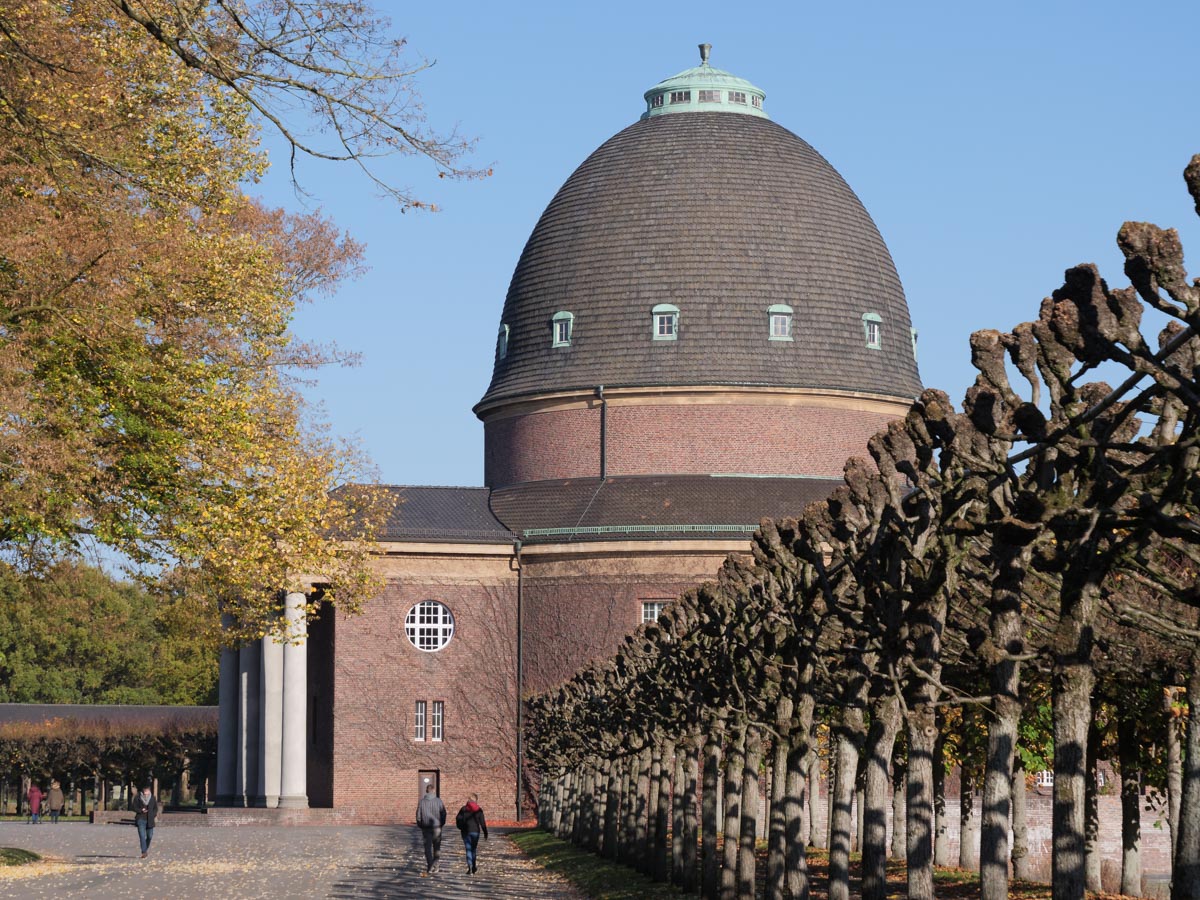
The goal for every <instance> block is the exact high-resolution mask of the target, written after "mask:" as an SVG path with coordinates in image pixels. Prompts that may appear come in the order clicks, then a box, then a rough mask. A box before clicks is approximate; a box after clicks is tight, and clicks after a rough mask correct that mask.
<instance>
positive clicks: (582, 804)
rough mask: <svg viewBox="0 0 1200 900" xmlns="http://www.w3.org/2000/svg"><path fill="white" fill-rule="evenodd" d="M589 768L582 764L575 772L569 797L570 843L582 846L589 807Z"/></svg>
mask: <svg viewBox="0 0 1200 900" xmlns="http://www.w3.org/2000/svg"><path fill="white" fill-rule="evenodd" d="M590 774H591V773H590V771H589V766H588V765H587V764H586V763H584V764H582V765H580V767H579V768H578V769H577V770H576V771H575V790H574V792H573V793H572V796H571V843H572V844H574V845H575V846H576V847H582V846H583V834H584V831H585V830H586V828H587V811H588V809H589V808H590V807H591V798H590V797H588V792H587V789H588V779H589V777H590Z"/></svg>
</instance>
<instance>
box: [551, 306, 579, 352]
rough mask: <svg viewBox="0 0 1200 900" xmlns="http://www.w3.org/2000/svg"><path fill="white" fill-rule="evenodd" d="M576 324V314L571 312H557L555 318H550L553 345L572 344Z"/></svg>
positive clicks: (563, 345) (565, 345) (564, 345)
mask: <svg viewBox="0 0 1200 900" xmlns="http://www.w3.org/2000/svg"><path fill="white" fill-rule="evenodd" d="M574 324H575V314H574V313H569V312H556V313H555V314H554V318H552V319H551V320H550V334H551V337H552V338H553V340H552V341H551V346H552V347H569V346H571V331H572V330H573V328H574Z"/></svg>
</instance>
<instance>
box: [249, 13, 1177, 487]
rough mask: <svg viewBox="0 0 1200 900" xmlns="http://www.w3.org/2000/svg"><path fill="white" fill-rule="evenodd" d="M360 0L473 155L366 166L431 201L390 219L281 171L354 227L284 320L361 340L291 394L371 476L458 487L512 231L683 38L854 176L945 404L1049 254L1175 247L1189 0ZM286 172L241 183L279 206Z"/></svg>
mask: <svg viewBox="0 0 1200 900" xmlns="http://www.w3.org/2000/svg"><path fill="white" fill-rule="evenodd" d="M378 6H379V7H380V8H381V9H382V10H383V11H384V12H386V13H387V14H389V15H390V16H392V17H393V25H394V28H395V31H396V33H397V35H402V36H406V37H407V38H408V40H409V43H410V45H411V46H412V47H414V48H416V49H417V50H418V51H420V52H421V53H423V54H424V55H425V56H428V57H430V58H433V59H436V61H437V64H436V66H435V67H434V68H433V69H431V70H429V71H428V72H426V73H424V74H422V75H421V76H420V88H421V92H422V95H423V97H424V99H425V102H426V105H427V112H428V117H429V121H430V123H431V124H432V125H434V126H435V127H439V128H442V129H443V130H445V129H448V128H450V127H453V126H455V125H458V126H459V127H460V128H461V129H462V131H463V132H465V133H467V134H471V135H474V136H476V137H477V138H478V139H479V145H478V150H477V152H476V154H475V156H474V161H475V162H476V163H477V164H480V165H485V166H486V165H490V164H494V167H495V174H494V175H493V177H491V178H489V179H487V180H486V181H483V182H472V183H461V184H460V183H454V184H451V183H448V182H445V181H438V180H437V179H436V177H435V175H434V170H433V169H432V167H430V166H429V165H427V164H423V163H421V162H419V161H414V160H408V161H397V162H396V163H394V164H391V165H388V166H387V167H385V169H384V174H385V175H386V176H387V177H388V178H390V179H392V180H394V181H397V182H399V183H402V184H405V185H409V186H411V187H412V188H413V189H414V190H415V191H416V193H417V194H418V195H419V196H421V197H422V198H423V199H425V200H427V201H431V202H435V203H437V204H438V205H439V206H440V207H442V208H443V211H441V212H439V213H436V214H429V213H419V212H418V213H408V214H406V215H401V214H400V212H399V209H398V208H397V207H396V206H395V205H394V204H393V203H390V202H388V201H386V200H382V199H380V198H379V197H378V196H377V194H376V192H375V191H374V190H373V187H372V185H371V184H370V183H369V182H367V181H366V180H365V179H364V178H363V177H361V176H359V175H358V174H356V172H355V171H354V170H353V169H351V168H348V167H345V166H337V165H332V164H324V163H321V164H318V163H305V164H302V165H301V167H300V170H299V171H300V176H301V180H302V182H303V184H304V186H305V187H306V188H307V189H308V190H309V191H310V192H311V193H312V195H313V198H312V200H311V201H310V208H311V206H314V205H319V206H320V207H321V208H323V210H324V211H325V212H326V213H327V214H329V215H330V216H332V217H333V218H334V219H335V220H336V221H337V222H338V224H339V225H340V226H341V227H343V228H344V229H346V230H348V231H349V232H351V233H352V234H353V235H354V236H355V237H356V238H358V239H359V240H361V241H364V242H365V243H366V244H367V261H368V264H369V265H370V267H371V268H370V271H369V272H368V273H367V274H366V275H365V276H364V277H362V278H360V279H359V280H357V281H355V282H352V283H349V284H346V285H344V286H343V288H342V289H341V291H340V292H339V294H338V295H337V296H336V297H334V298H332V299H329V300H325V301H322V302H321V303H320V304H319V305H317V306H313V307H309V308H305V309H303V310H301V312H300V314H299V315H298V317H297V319H296V322H295V330H296V332H297V333H298V334H299V335H300V336H302V337H304V338H307V339H314V340H326V341H334V342H336V343H337V344H338V345H340V346H341V347H343V348H345V349H350V350H356V351H359V352H361V354H362V355H363V364H362V365H361V366H360V367H358V368H353V369H345V370H333V369H330V370H325V371H324V372H322V373H321V374H320V376H319V383H318V385H317V386H316V387H315V388H313V389H311V390H310V391H309V392H308V393H309V396H310V397H311V398H312V399H313V400H314V401H316V402H319V403H321V404H323V406H324V416H325V417H326V418H327V419H328V420H329V421H330V422H331V424H332V426H333V429H334V431H335V433H337V434H340V435H343V436H347V437H357V438H359V439H360V440H361V442H362V443H363V445H364V447H365V449H366V450H367V452H368V453H369V455H370V456H371V457H372V458H373V460H374V461H375V463H376V464H377V466H378V467H379V470H380V474H381V476H382V478H383V480H384V481H386V482H389V483H396V484H465V485H470V484H480V483H481V480H482V472H483V443H482V436H483V435H482V426H481V424H480V423H479V422H478V420H477V419H475V417H474V416H473V415H472V414H471V406H472V405H473V404H474V403H475V402H476V401H478V400H479V398H480V397H481V396H482V395H483V392H484V390H485V389H486V387H487V384H488V381H489V379H490V377H491V364H492V354H493V349H494V344H495V335H496V328H497V325H498V322H499V317H500V310H501V307H502V304H503V302H504V296H505V292H506V291H507V289H508V282H509V279H510V277H511V275H512V270H513V267H514V265H515V264H516V261H517V258H518V256H519V255H520V252H521V248H522V247H523V245H524V243H525V240H526V238H527V237H528V236H529V233H530V231H531V230H532V228H533V226H534V224H535V222H536V221H537V219H538V216H539V215H540V214H541V212H542V210H543V209H544V208H545V206H546V204H547V203H548V202H549V201H550V199H551V197H553V195H554V193H555V192H556V191H557V190H558V188H559V187H560V186H561V184H562V183H563V181H564V180H565V179H566V178H567V177H568V176H569V175H570V173H571V172H572V171H573V170H574V169H575V167H576V166H578V165H579V163H581V162H582V161H583V160H584V158H585V157H587V155H588V154H590V153H591V152H592V150H594V149H595V148H596V147H597V146H598V145H599V144H600V143H601V142H603V141H604V140H606V139H607V138H608V137H610V136H611V135H613V134H615V133H616V132H617V131H619V130H620V129H622V128H624V127H625V126H627V125H629V124H631V123H633V122H634V121H635V120H636V119H637V118H638V116H639V115H640V114H641V112H642V111H643V101H642V93H643V92H644V91H645V90H646V89H647V88H649V87H650V86H651V85H653V84H654V83H655V82H657V81H659V80H660V79H662V78H664V77H667V76H670V75H673V74H675V73H676V72H678V71H680V70H682V69H685V68H688V67H690V66H693V65H695V64H696V63H697V61H698V55H697V50H696V45H697V44H698V43H700V42H704V41H707V42H709V43H711V44H712V45H713V52H712V63H713V65H715V66H717V67H718V68H722V69H726V70H728V71H731V72H733V73H734V74H737V75H739V76H741V77H743V78H746V79H748V80H750V81H752V82H753V83H755V84H756V85H758V86H759V87H761V88H762V89H764V90H765V91H766V94H767V100H766V104H765V105H766V109H767V111H768V113H769V114H770V116H771V118H772V119H774V120H775V121H776V122H778V123H779V124H781V125H783V126H785V127H787V128H789V129H791V130H792V131H794V132H795V133H796V134H798V135H800V136H801V137H802V138H804V139H805V140H807V141H808V142H809V143H810V144H812V145H813V146H814V147H816V149H817V150H818V151H820V152H821V153H822V154H823V155H824V156H825V157H826V158H827V159H828V160H829V161H830V162H831V163H832V164H833V165H834V166H835V167H836V168H837V169H838V170H839V171H840V172H841V173H842V175H843V176H844V177H845V178H846V180H847V181H848V182H849V183H850V185H851V187H853V188H854V190H855V191H856V192H857V193H858V195H859V197H860V198H861V199H862V201H863V203H864V204H865V205H866V207H867V209H868V210H869V211H870V213H871V215H872V216H873V217H874V219H875V221H876V223H877V224H878V226H879V229H880V231H881V232H882V233H883V237H884V239H885V240H886V241H887V244H888V246H889V247H890V249H891V252H892V256H893V257H894V259H895V261H896V266H897V268H898V269H899V272H900V277H901V280H902V281H903V283H904V287H905V291H906V293H907V296H908V303H909V307H910V309H911V311H912V318H913V322H914V324H915V326H916V327H917V329H918V330H919V332H920V357H919V362H920V366H921V375H922V379H923V381H924V383H925V384H926V385H928V386H934V387H940V388H943V389H944V390H946V391H948V392H949V393H950V395H951V397H952V398H953V399H954V400H955V401H956V402H958V401H960V400H961V398H962V394H963V391H964V390H965V389H966V387H967V386H968V385H969V383H970V381H971V380H972V378H973V370H972V369H971V367H970V363H969V354H968V347H967V339H968V336H969V335H970V333H971V332H972V331H973V330H975V329H978V328H990V327H995V328H1002V329H1008V328H1011V327H1012V326H1013V325H1015V324H1016V323H1018V322H1020V321H1023V320H1026V319H1030V318H1033V317H1034V316H1036V314H1037V308H1038V303H1039V301H1040V300H1041V298H1042V297H1044V296H1046V295H1047V294H1048V293H1049V292H1050V291H1052V290H1053V289H1054V288H1055V287H1057V286H1058V285H1059V284H1060V283H1061V278H1062V272H1063V270H1064V269H1065V268H1066V267H1067V266H1069V265H1073V264H1075V263H1079V262H1085V261H1094V262H1097V263H1098V264H1099V265H1100V266H1101V269H1102V271H1103V272H1104V274H1105V275H1106V276H1107V277H1108V279H1109V281H1110V282H1115V283H1124V276H1123V274H1122V272H1121V257H1120V255H1119V253H1118V252H1117V250H1116V247H1115V242H1114V238H1115V235H1116V231H1117V229H1118V228H1119V227H1120V225H1121V223H1122V222H1123V221H1125V220H1127V219H1140V220H1148V221H1152V222H1157V223H1158V224H1160V225H1163V226H1174V227H1177V228H1179V229H1180V231H1181V233H1182V236H1183V239H1184V244H1185V247H1186V246H1190V247H1192V248H1194V251H1193V252H1195V253H1200V227H1198V222H1197V219H1196V216H1195V214H1194V212H1193V211H1192V207H1191V202H1190V198H1189V197H1188V196H1187V193H1186V190H1185V189H1184V185H1183V180H1182V178H1181V172H1182V170H1183V167H1184V165H1185V164H1186V163H1187V161H1188V159H1189V158H1190V157H1191V155H1192V154H1193V153H1197V152H1200V90H1198V89H1197V88H1198V86H1200V73H1198V72H1197V69H1196V55H1195V43H1194V42H1195V39H1196V36H1197V34H1198V33H1200V3H1197V2H1195V0H1178V2H1175V0H1171V2H1154V3H1140V4H1138V3H1133V2H1128V3H1115V2H1069V3H1062V2H1053V0H1045V2H1043V3H1027V2H1007V3H993V4H986V5H985V4H975V3H964V2H961V0H958V2H952V3H951V2H938V3H921V2H911V3H895V2H886V3H885V2H873V3H841V4H832V3H821V4H808V3H783V2H780V3H777V4H754V3H722V4H716V3H706V2H698V3H691V4H684V5H682V6H679V5H668V4H654V3H629V2H624V0H621V2H609V3H602V4H599V3H597V4H565V3H519V4H516V3H509V4H500V3H494V2H490V3H478V2H474V0H471V2H461V3H456V4H451V5H449V6H441V7H436V6H435V5H434V4H431V3H427V4H419V5H408V4H406V5H405V8H401V7H400V4H394V3H391V2H387V0H383V2H378ZM272 146H277V145H275V144H272ZM278 158H279V159H280V161H281V162H282V161H283V159H284V157H283V156H282V155H280V156H279V157H278ZM284 169H285V165H280V166H278V168H277V170H276V171H273V172H272V173H271V174H270V175H269V176H268V178H267V180H266V181H265V182H264V183H263V184H262V185H260V190H261V193H262V194H263V195H264V196H265V197H266V199H267V200H268V201H269V202H272V203H276V204H279V205H284V206H289V207H292V208H299V206H300V204H299V203H298V201H297V200H296V198H295V196H294V195H293V193H292V191H291V188H290V184H289V182H288V179H287V177H286V172H285V171H284ZM1197 268H1198V269H1200V266H1198V267H1197ZM1198 274H1200V273H1198Z"/></svg>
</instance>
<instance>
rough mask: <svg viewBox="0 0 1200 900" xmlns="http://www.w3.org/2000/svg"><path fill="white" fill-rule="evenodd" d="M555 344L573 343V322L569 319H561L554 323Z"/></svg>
mask: <svg viewBox="0 0 1200 900" xmlns="http://www.w3.org/2000/svg"><path fill="white" fill-rule="evenodd" d="M554 343H556V344H569V343H571V321H570V320H569V319H560V320H559V321H557V322H555V323H554Z"/></svg>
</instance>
